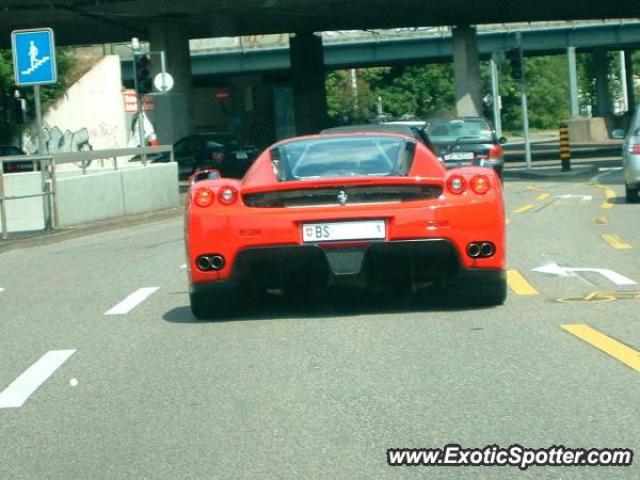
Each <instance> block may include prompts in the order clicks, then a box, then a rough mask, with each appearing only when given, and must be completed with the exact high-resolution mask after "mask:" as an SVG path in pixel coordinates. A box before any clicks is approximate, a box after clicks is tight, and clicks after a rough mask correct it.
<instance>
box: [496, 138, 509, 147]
mask: <svg viewBox="0 0 640 480" xmlns="http://www.w3.org/2000/svg"><path fill="white" fill-rule="evenodd" d="M507 141H508V140H507V137H500V138H499V139H498V142H499V143H500V145H504V144H505V143H507Z"/></svg>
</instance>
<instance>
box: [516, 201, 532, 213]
mask: <svg viewBox="0 0 640 480" xmlns="http://www.w3.org/2000/svg"><path fill="white" fill-rule="evenodd" d="M534 208H536V206H535V205H532V204H530V203H528V204H526V205H523V206H521V207H520V208H518V209H516V210H514V211H513V213H524V212H528V211H529V210H533V209H534Z"/></svg>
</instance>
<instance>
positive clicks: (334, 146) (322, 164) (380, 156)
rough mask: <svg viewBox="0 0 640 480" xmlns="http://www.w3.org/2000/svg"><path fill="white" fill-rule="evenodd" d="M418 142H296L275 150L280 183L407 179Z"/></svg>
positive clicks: (348, 138) (366, 139)
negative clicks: (349, 178) (386, 178)
mask: <svg viewBox="0 0 640 480" xmlns="http://www.w3.org/2000/svg"><path fill="white" fill-rule="evenodd" d="M415 146H416V145H415V142H413V141H411V140H409V139H405V138H401V137H395V136H390V135H388V136H382V135H381V136H373V135H362V136H336V137H324V138H314V139H308V140H297V141H292V142H288V143H284V144H280V145H279V146H277V147H275V148H273V149H272V150H271V158H272V161H273V165H274V171H275V172H276V175H277V176H278V179H279V180H305V179H314V178H332V177H384V176H406V175H407V173H408V172H409V170H410V169H411V164H412V163H413V156H414V153H415Z"/></svg>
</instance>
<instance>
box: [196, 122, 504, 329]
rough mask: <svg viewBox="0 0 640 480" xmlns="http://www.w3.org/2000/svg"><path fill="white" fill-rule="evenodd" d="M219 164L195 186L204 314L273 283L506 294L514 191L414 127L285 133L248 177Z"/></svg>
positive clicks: (293, 287)
mask: <svg viewBox="0 0 640 480" xmlns="http://www.w3.org/2000/svg"><path fill="white" fill-rule="evenodd" d="M215 173H216V172H215V171H213V172H200V173H198V174H196V175H194V177H193V178H192V181H191V186H190V188H189V191H188V193H187V208H186V218H185V244H186V250H187V258H188V272H189V282H190V288H189V294H190V301H191V310H192V311H193V314H194V315H195V316H196V317H198V318H212V317H219V316H222V315H225V314H228V313H229V312H230V310H233V309H234V307H237V306H239V305H241V304H242V303H243V301H244V298H246V297H245V295H246V293H248V292H250V291H256V290H267V289H280V290H281V291H283V292H285V293H286V294H288V295H302V294H304V293H305V292H307V293H309V292H318V291H324V290H326V289H328V288H330V287H350V286H353V287H363V288H367V289H372V290H373V289H378V288H400V289H403V290H405V291H407V289H410V291H413V292H416V291H419V289H420V288H422V287H432V288H438V289H439V290H438V291H439V292H441V294H442V295H445V296H446V298H448V299H452V300H454V301H456V303H459V302H462V303H465V304H473V305H497V304H501V303H503V302H504V300H505V298H506V275H505V270H504V268H505V219H504V203H503V192H502V187H501V183H500V181H499V179H498V177H497V176H496V174H495V173H494V172H493V171H492V170H488V169H486V168H479V167H461V168H456V169H453V170H446V169H445V167H444V166H443V165H442V164H441V163H440V162H439V161H438V159H437V157H436V156H435V155H434V154H433V153H432V152H431V151H430V150H429V149H428V148H427V147H426V146H425V145H423V144H421V143H418V142H416V140H415V139H414V138H411V137H408V136H404V135H402V134H393V133H381V132H360V133H343V134H328V135H315V136H306V137H298V138H292V139H288V140H284V141H281V142H279V143H276V144H275V145H273V146H272V147H270V148H268V149H267V150H265V151H264V152H263V153H262V154H261V155H260V156H259V157H258V159H257V160H256V161H255V163H254V164H253V165H252V167H251V168H250V169H249V171H248V172H247V174H246V175H245V177H244V178H243V179H242V180H235V179H226V178H218V175H216V174H215Z"/></svg>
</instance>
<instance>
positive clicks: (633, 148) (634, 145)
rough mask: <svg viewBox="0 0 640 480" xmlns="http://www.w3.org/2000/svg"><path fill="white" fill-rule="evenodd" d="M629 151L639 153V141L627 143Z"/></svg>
mask: <svg viewBox="0 0 640 480" xmlns="http://www.w3.org/2000/svg"><path fill="white" fill-rule="evenodd" d="M629 152H630V153H633V154H635V155H640V143H632V144H631V145H629Z"/></svg>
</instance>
